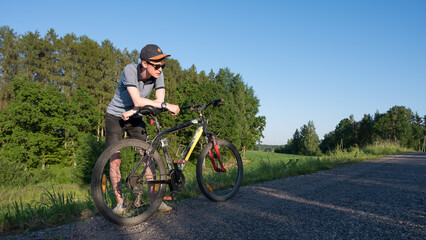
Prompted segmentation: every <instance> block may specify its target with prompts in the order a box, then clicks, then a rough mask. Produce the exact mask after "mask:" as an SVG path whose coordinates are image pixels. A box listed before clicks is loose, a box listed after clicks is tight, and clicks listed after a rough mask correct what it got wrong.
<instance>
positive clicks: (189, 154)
mask: <svg viewBox="0 0 426 240" xmlns="http://www.w3.org/2000/svg"><path fill="white" fill-rule="evenodd" d="M201 134H203V127H199V128H198V130H197V133H196V134H195V140H194V143H193V144H192V146H191V149H189V152H188V154H186V157H185V161H188V159H189V157H190V156H191V154H192V151H193V150H194V148H195V146H196V145H197V142H198V140H200V137H201Z"/></svg>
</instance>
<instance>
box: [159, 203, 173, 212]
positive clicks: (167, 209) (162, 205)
mask: <svg viewBox="0 0 426 240" xmlns="http://www.w3.org/2000/svg"><path fill="white" fill-rule="evenodd" d="M171 210H172V207H169V206H167V204H165V203H164V202H162V203H161V205H160V207H159V208H158V211H159V212H168V211H171Z"/></svg>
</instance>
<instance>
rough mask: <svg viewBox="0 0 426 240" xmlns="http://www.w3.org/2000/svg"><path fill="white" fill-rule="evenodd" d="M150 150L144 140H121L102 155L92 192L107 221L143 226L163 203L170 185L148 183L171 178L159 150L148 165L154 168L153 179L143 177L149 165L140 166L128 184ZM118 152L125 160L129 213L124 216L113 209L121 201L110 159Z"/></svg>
mask: <svg viewBox="0 0 426 240" xmlns="http://www.w3.org/2000/svg"><path fill="white" fill-rule="evenodd" d="M149 147H150V146H149V144H147V143H146V142H144V141H142V140H138V139H125V140H121V141H120V142H118V143H117V144H114V145H112V146H110V147H109V148H107V149H106V150H105V151H104V152H103V153H102V154H101V155H100V156H99V158H98V160H97V162H96V164H95V167H94V168H93V173H92V180H91V191H92V198H93V201H94V203H95V206H96V208H97V209H98V211H99V212H100V213H101V214H102V215H103V216H104V217H105V218H107V219H108V220H109V221H111V222H113V223H115V224H117V225H123V226H132V225H136V224H139V223H141V222H143V221H145V220H146V219H148V218H149V217H150V216H151V215H152V214H154V213H155V212H156V211H157V209H158V207H159V206H160V204H161V203H162V200H163V197H164V194H165V192H166V187H167V184H155V185H153V183H148V182H149V180H153V179H154V180H166V179H167V174H166V170H165V166H164V162H163V161H162V159H161V157H160V154H158V152H157V151H155V153H154V156H153V157H152V158H151V159H152V160H151V161H150V162H149V163H148V164H149V166H150V167H152V166H154V167H152V168H150V169H153V171H152V172H153V173H152V174H151V175H150V177H149V178H150V179H149V180H147V174H145V175H144V176H142V174H141V173H142V170H141V169H143V167H144V165H145V164H140V166H139V167H138V168H137V169H138V171H137V172H138V173H135V174H133V175H132V177H131V178H129V179H132V180H134V181H128V182H131V184H129V183H128V182H126V177H127V176H128V174H129V172H130V171H131V169H133V168H134V167H135V166H136V163H137V162H138V161H139V159H140V158H141V157H143V156H144V155H145V154H146V151H147V149H149ZM117 151H120V157H121V165H120V168H119V170H120V172H121V189H122V191H121V193H122V196H123V199H124V203H125V206H126V208H125V209H126V210H125V211H124V212H123V213H120V214H116V213H114V212H113V210H112V209H113V208H114V207H115V206H116V204H117V198H116V195H115V192H114V188H113V187H112V182H111V176H110V170H111V171H113V170H112V169H110V158H111V156H112V155H113V154H114V153H116V152H117ZM138 155H139V156H138ZM147 168H148V167H147ZM114 170H115V169H114ZM154 172H155V173H154ZM115 174H116V172H115ZM138 174H139V175H138ZM114 177H115V175H114ZM154 189H155V190H154ZM150 190H151V191H150ZM153 199H154V200H153Z"/></svg>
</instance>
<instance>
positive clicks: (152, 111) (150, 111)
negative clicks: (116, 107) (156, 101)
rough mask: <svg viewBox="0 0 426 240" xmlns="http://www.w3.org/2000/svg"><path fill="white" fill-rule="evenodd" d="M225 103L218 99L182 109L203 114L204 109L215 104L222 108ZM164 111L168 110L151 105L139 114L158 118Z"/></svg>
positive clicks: (140, 110)
mask: <svg viewBox="0 0 426 240" xmlns="http://www.w3.org/2000/svg"><path fill="white" fill-rule="evenodd" d="M223 101H225V100H224V99H223V98H216V99H214V100H212V101H210V102H209V103H204V104H201V105H199V104H193V105H186V106H183V107H181V109H182V110H183V109H187V108H190V109H192V110H196V111H197V112H200V113H201V111H203V110H204V109H206V108H207V107H208V106H210V105H212V104H213V106H214V107H220V106H222V105H223V104H220V103H221V102H223ZM164 111H166V109H162V108H155V107H153V106H151V105H147V106H144V107H141V108H139V109H138V112H139V113H140V114H142V115H151V116H157V115H158V114H160V113H161V112H164Z"/></svg>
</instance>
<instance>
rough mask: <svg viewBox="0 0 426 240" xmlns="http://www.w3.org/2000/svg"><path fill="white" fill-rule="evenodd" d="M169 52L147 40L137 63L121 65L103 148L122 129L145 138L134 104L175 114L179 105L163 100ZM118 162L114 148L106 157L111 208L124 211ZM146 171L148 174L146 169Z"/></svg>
mask: <svg viewBox="0 0 426 240" xmlns="http://www.w3.org/2000/svg"><path fill="white" fill-rule="evenodd" d="M169 56H170V55H168V54H163V51H162V50H161V49H160V48H159V47H158V46H157V45H155V44H148V45H146V46H145V47H144V48H142V50H141V52H140V58H141V63H140V64H135V63H131V64H128V65H127V66H126V67H125V68H124V70H123V72H122V74H121V78H120V81H119V82H118V86H117V91H116V93H115V95H114V97H113V99H112V100H111V102H110V104H109V105H108V108H107V114H106V116H105V129H106V143H105V148H107V147H109V146H111V145H112V144H114V143H116V142H117V141H119V140H120V139H121V137H122V134H123V131H126V132H127V134H128V135H129V136H130V137H131V138H136V139H140V140H144V141H146V136H147V135H146V130H145V126H146V125H145V123H144V122H143V121H142V117H141V116H139V115H133V114H134V113H136V110H132V109H134V108H137V107H143V106H145V105H151V106H154V107H156V108H166V109H167V110H168V111H170V112H171V113H172V114H173V115H177V114H179V111H180V109H179V106H177V105H174V104H170V103H166V102H164V97H165V94H166V90H165V85H164V76H163V68H164V67H165V65H164V63H165V60H166V58H167V57H169ZM153 89H155V100H150V99H149V95H150V94H151V91H152V90H153ZM120 164H121V159H120V153H119V152H117V153H115V154H114V155H113V157H112V159H111V160H110V177H111V184H112V186H113V189H114V193H115V196H116V198H117V202H118V204H117V206H116V207H115V208H114V209H113V211H114V212H115V213H117V214H121V213H122V212H124V211H125V203H124V200H123V197H122V196H121V173H120ZM148 169H149V168H148ZM147 174H150V173H149V171H147ZM147 177H148V175H147ZM171 209H172V208H171V207H169V206H167V205H166V204H165V203H161V205H160V208H159V209H158V210H159V211H170V210H171Z"/></svg>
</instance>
